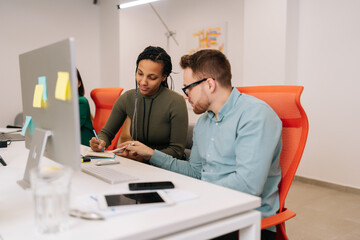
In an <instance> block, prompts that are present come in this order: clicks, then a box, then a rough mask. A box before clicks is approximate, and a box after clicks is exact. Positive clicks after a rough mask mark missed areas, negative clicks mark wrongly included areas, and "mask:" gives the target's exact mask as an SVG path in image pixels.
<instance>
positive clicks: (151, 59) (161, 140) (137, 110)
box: [90, 46, 188, 159]
mask: <svg viewBox="0 0 360 240" xmlns="http://www.w3.org/2000/svg"><path fill="white" fill-rule="evenodd" d="M171 71H172V64H171V58H170V56H169V55H168V54H167V53H166V52H165V50H164V49H162V48H160V47H152V46H150V47H147V48H145V50H144V51H143V52H142V53H141V54H140V55H139V56H138V59H137V61H136V83H137V86H136V89H132V90H129V91H127V92H125V93H124V94H123V95H121V96H120V97H119V98H118V99H117V100H116V102H115V104H114V106H113V109H112V111H111V114H110V116H109V119H108V120H107V122H106V124H105V126H104V128H103V129H102V130H101V131H100V132H99V134H98V137H99V139H100V141H98V140H96V138H92V139H91V141H90V146H91V148H92V150H94V151H101V148H106V147H107V146H109V145H110V143H111V140H112V139H113V138H114V136H115V134H116V133H117V132H118V131H119V129H120V127H121V126H122V124H123V123H124V121H125V119H126V117H127V116H129V118H130V119H131V127H130V133H131V137H132V139H134V140H137V141H140V142H142V143H144V144H146V145H148V146H149V147H151V148H153V149H157V150H159V151H162V152H164V153H166V154H169V155H171V156H173V157H176V158H181V157H182V156H183V154H184V149H185V145H186V136H187V127H188V113H187V108H186V103H185V100H184V98H183V96H182V95H180V94H178V93H176V92H174V91H172V90H170V89H169V88H168V84H167V77H168V76H169V74H170V73H171ZM130 157H131V158H133V159H135V156H130Z"/></svg>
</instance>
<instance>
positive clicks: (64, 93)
mask: <svg viewBox="0 0 360 240" xmlns="http://www.w3.org/2000/svg"><path fill="white" fill-rule="evenodd" d="M55 98H56V99H59V100H62V101H66V100H70V98H71V95H70V75H69V73H68V72H58V78H57V82H56V88H55Z"/></svg>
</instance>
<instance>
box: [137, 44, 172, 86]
mask: <svg viewBox="0 0 360 240" xmlns="http://www.w3.org/2000/svg"><path fill="white" fill-rule="evenodd" d="M144 59H149V60H151V61H153V62H156V63H161V64H162V65H163V69H162V74H163V76H164V75H166V80H165V81H163V82H161V85H163V86H164V87H167V88H169V86H168V83H167V77H169V75H170V73H171V71H172V64H171V57H170V56H169V54H167V52H166V51H165V50H164V49H163V48H161V47H153V46H149V47H147V48H145V49H144V51H143V52H142V53H140V55H139V56H138V58H137V60H136V71H135V72H137V69H138V66H139V62H140V61H141V60H144Z"/></svg>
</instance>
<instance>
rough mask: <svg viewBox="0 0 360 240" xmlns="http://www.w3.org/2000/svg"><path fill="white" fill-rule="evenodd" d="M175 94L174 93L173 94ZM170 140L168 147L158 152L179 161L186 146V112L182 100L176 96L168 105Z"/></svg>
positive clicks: (179, 96)
mask: <svg viewBox="0 0 360 240" xmlns="http://www.w3.org/2000/svg"><path fill="white" fill-rule="evenodd" d="M175 94H176V93H175ZM169 111H170V140H169V145H168V147H166V148H164V149H161V150H159V151H161V152H163V153H166V154H168V155H171V156H173V157H175V158H178V159H181V157H182V156H183V154H184V149H185V146H186V138H187V129H188V112H187V108H186V103H185V100H184V98H183V97H182V96H181V95H179V94H176V97H174V98H173V101H172V103H171V104H170V109H169Z"/></svg>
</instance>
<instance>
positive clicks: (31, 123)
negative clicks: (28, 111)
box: [21, 116, 34, 136]
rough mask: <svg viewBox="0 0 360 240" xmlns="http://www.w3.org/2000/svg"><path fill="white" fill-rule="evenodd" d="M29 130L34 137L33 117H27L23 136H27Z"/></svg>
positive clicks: (22, 131) (22, 132)
mask: <svg viewBox="0 0 360 240" xmlns="http://www.w3.org/2000/svg"><path fill="white" fill-rule="evenodd" d="M28 128H29V132H30V134H31V135H32V134H33V132H34V125H33V122H32V117H31V116H26V118H25V123H24V126H23V128H22V130H21V135H23V136H25V132H26V129H28Z"/></svg>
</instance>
